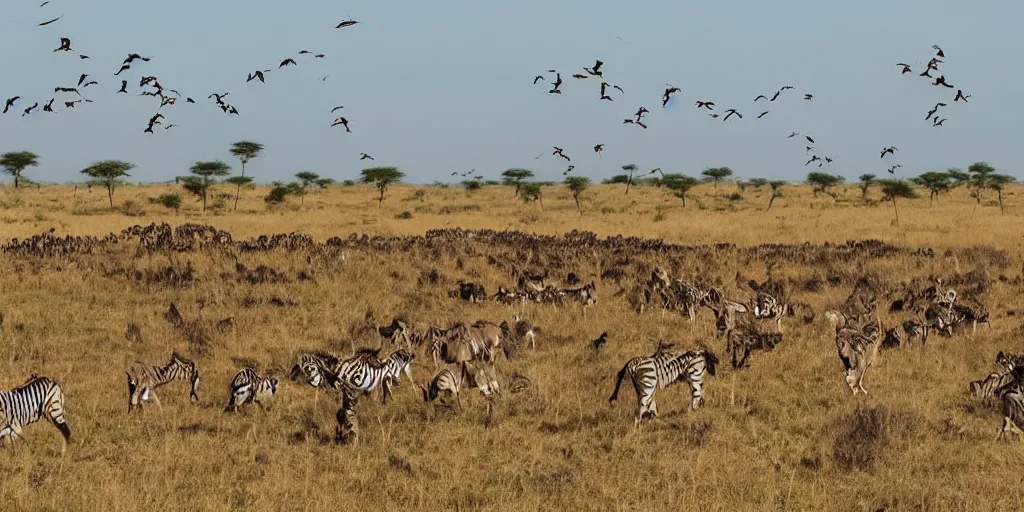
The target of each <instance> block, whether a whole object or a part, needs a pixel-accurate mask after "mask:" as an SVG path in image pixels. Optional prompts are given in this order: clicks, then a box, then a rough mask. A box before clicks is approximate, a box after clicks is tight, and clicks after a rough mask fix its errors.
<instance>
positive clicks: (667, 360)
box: [608, 349, 718, 426]
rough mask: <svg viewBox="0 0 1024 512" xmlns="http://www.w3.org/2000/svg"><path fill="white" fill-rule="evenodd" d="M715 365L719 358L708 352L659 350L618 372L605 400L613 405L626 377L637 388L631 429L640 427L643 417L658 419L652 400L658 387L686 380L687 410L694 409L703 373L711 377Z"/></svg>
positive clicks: (699, 397)
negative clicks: (635, 407)
mask: <svg viewBox="0 0 1024 512" xmlns="http://www.w3.org/2000/svg"><path fill="white" fill-rule="evenodd" d="M717 364H718V358H717V357H715V354H714V353H712V352H711V351H709V350H703V351H694V350H691V351H688V352H683V353H681V354H674V353H672V352H670V351H666V350H661V349H659V350H658V351H657V352H655V353H654V354H653V355H651V356H647V357H634V358H633V359H630V360H629V361H627V362H626V364H625V365H624V366H623V367H622V369H621V370H619V373H618V375H617V376H616V380H615V390H614V391H613V392H612V396H611V398H609V399H608V401H609V402H614V401H615V400H617V399H618V398H619V388H620V387H621V386H622V380H623V379H624V378H625V377H626V375H629V378H630V380H631V381H632V382H633V387H634V388H635V389H636V398H637V410H636V417H635V418H634V420H633V425H634V426H639V425H640V422H641V421H642V420H643V419H644V418H645V417H648V416H651V417H657V416H658V404H657V403H656V402H655V401H654V392H655V391H656V390H657V389H658V388H665V387H668V386H669V385H671V384H673V383H675V382H678V381H685V382H687V383H688V384H689V385H690V390H691V401H690V408H691V409H693V410H696V409H697V408H698V407H700V405H701V403H702V402H703V401H704V397H703V395H702V393H701V388H702V385H703V383H704V374H705V373H709V374H711V375H714V374H715V365H717Z"/></svg>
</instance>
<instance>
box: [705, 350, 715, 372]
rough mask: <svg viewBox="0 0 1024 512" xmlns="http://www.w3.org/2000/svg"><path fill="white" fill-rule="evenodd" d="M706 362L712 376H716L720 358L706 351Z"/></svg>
mask: <svg viewBox="0 0 1024 512" xmlns="http://www.w3.org/2000/svg"><path fill="white" fill-rule="evenodd" d="M704 361H705V362H706V363H707V370H708V373H710V374H711V375H714V374H715V368H716V367H717V365H718V356H716V355H715V353H714V352H712V351H710V350H705V351H704Z"/></svg>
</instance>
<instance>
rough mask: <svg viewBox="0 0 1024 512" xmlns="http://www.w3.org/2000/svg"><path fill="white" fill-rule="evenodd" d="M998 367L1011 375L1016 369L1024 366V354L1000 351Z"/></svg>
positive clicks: (997, 356) (997, 359)
mask: <svg viewBox="0 0 1024 512" xmlns="http://www.w3.org/2000/svg"><path fill="white" fill-rule="evenodd" d="M996 366H998V367H999V368H1002V369H1003V371H1004V372H1007V373H1010V372H1012V371H1013V369H1014V368H1016V367H1018V366H1024V354H1014V353H1012V352H1003V351H999V353H998V354H996Z"/></svg>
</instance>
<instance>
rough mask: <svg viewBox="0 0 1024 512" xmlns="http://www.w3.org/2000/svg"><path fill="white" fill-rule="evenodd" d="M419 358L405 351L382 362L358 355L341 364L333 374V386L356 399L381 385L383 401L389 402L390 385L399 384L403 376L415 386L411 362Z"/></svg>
mask: <svg viewBox="0 0 1024 512" xmlns="http://www.w3.org/2000/svg"><path fill="white" fill-rule="evenodd" d="M415 358H416V355H415V354H412V353H410V352H408V351H406V350H404V349H403V350H397V351H395V352H392V353H391V355H389V356H388V357H387V358H386V359H384V360H381V359H380V358H378V357H377V356H376V355H374V354H372V353H362V354H356V355H355V356H353V357H350V358H348V359H346V360H344V361H342V362H341V363H339V364H338V365H337V366H336V367H335V368H334V369H332V370H331V373H333V374H334V379H333V380H334V387H335V388H339V389H342V390H343V391H344V392H345V393H346V394H352V395H353V396H359V395H368V394H370V393H372V392H373V391H374V390H375V389H377V387H378V386H380V387H381V389H382V394H381V398H382V402H383V403H385V404H386V403H387V400H388V397H389V396H391V386H392V385H394V384H397V383H398V381H399V380H400V377H401V375H402V373H405V375H406V376H407V377H409V382H411V383H412V384H413V386H415V385H416V381H414V380H413V378H412V362H413V360H414V359H415Z"/></svg>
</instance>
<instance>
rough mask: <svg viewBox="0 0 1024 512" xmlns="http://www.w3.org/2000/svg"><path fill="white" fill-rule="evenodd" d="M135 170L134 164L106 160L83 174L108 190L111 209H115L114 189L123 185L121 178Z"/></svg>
mask: <svg viewBox="0 0 1024 512" xmlns="http://www.w3.org/2000/svg"><path fill="white" fill-rule="evenodd" d="M134 168H135V165H134V164H130V163H128V162H122V161H120V160H104V161H102V162H96V163H94V164H92V165H90V166H89V167H86V168H85V169H82V174H84V175H86V176H88V177H90V178H92V179H93V180H95V181H96V182H97V183H98V184H101V185H103V186H104V187H105V188H106V189H107V199H109V200H110V209H111V210H113V209H114V188H116V187H117V186H118V185H120V184H121V183H122V181H121V178H123V177H125V176H128V171H130V170H132V169H134Z"/></svg>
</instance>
